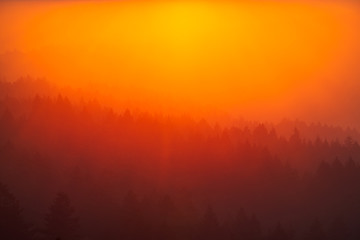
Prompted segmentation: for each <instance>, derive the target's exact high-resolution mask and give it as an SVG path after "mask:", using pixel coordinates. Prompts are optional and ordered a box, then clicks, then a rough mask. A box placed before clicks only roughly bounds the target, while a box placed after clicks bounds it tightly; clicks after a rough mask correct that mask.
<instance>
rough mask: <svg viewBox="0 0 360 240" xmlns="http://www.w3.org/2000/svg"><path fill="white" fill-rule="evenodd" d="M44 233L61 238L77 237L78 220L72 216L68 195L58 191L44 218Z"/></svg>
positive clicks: (72, 210)
mask: <svg viewBox="0 0 360 240" xmlns="http://www.w3.org/2000/svg"><path fill="white" fill-rule="evenodd" d="M45 221H46V225H45V233H46V234H47V235H48V236H51V237H53V238H54V239H55V238H58V239H61V240H73V239H78V228H79V224H78V220H77V218H75V217H74V209H73V208H72V206H71V204H70V200H69V198H68V196H67V195H66V194H64V193H59V194H58V195H57V197H56V198H55V201H54V203H53V204H52V205H51V207H50V212H49V213H48V215H47V216H46V218H45Z"/></svg>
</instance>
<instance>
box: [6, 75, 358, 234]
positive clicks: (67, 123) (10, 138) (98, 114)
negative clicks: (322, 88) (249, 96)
mask: <svg viewBox="0 0 360 240" xmlns="http://www.w3.org/2000/svg"><path fill="white" fill-rule="evenodd" d="M359 139H360V137H359V133H358V132H357V130H356V129H349V128H348V129H344V128H342V127H336V126H328V125H323V124H320V123H319V124H311V123H310V124H308V123H305V122H301V121H299V120H296V121H291V120H284V121H282V122H281V123H278V124H275V123H257V122H247V121H245V120H243V121H238V122H235V123H234V124H233V125H231V126H228V125H221V124H216V123H209V122H207V121H206V120H193V119H191V118H190V117H186V116H183V117H175V116H166V115H158V114H156V115H153V114H151V113H146V112H138V111H133V110H131V109H129V110H123V111H117V110H115V109H112V108H111V107H109V106H103V105H101V102H100V103H99V101H95V100H88V99H83V100H80V99H73V98H72V97H69V96H67V95H66V94H61V91H60V90H57V89H56V88H54V87H53V86H51V85H50V84H48V83H47V82H46V81H45V80H32V79H30V78H25V79H21V80H19V81H16V82H5V81H2V82H0V239H9V240H10V239H19V240H20V239H34V240H35V239H39V240H40V239H54V240H55V239H61V240H67V239H74V240H75V239H99V240H101V239H109V240H112V239H114V240H115V239H122V240H126V239H128V240H137V239H138V240H140V239H141V240H143V239H159V240H162V239H163V240H170V239H172V240H175V239H179V240H180V239H181V240H185V239H191V240H215V239H216V240H217V239H218V240H220V239H221V240H222V239H224V240H226V239H229V240H290V239H294V240H295V239H299V240H300V239H301V240H356V239H360V166H359V163H360V146H359V144H358V140H359Z"/></svg>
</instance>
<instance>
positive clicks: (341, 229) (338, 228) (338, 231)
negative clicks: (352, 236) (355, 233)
mask: <svg viewBox="0 0 360 240" xmlns="http://www.w3.org/2000/svg"><path fill="white" fill-rule="evenodd" d="M347 239H349V235H348V232H347V228H346V224H345V222H344V219H343V218H342V217H337V218H335V219H334V220H333V221H332V223H331V225H330V229H329V240H347Z"/></svg>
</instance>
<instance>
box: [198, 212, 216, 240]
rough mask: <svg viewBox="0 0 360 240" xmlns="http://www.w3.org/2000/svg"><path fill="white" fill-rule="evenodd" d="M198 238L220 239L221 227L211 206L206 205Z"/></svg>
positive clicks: (207, 239)
mask: <svg viewBox="0 0 360 240" xmlns="http://www.w3.org/2000/svg"><path fill="white" fill-rule="evenodd" d="M199 233H200V236H199V239H201V240H217V239H221V229H220V224H219V221H218V218H217V216H216V214H215V212H214V211H213V209H212V207H210V206H209V207H208V208H207V210H206V212H205V214H204V217H203V219H202V221H201V223H200V227H199Z"/></svg>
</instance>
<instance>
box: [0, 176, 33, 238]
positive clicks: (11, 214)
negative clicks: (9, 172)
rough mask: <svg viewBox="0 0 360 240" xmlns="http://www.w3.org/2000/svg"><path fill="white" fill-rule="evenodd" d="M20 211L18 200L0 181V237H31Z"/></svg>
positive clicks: (31, 233) (31, 234)
mask: <svg viewBox="0 0 360 240" xmlns="http://www.w3.org/2000/svg"><path fill="white" fill-rule="evenodd" d="M21 212H22V210H21V208H20V206H19V203H18V201H17V200H16V199H15V197H14V196H13V195H12V194H11V193H10V192H9V190H8V189H7V187H6V186H5V185H4V184H2V183H0V239H4V240H5V239H21V240H29V239H32V237H33V232H32V231H31V229H30V227H29V225H27V224H26V223H25V222H24V220H23V218H22V214H21Z"/></svg>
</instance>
